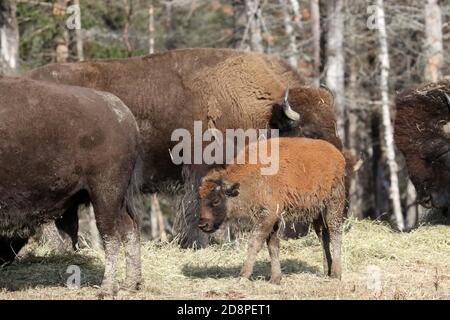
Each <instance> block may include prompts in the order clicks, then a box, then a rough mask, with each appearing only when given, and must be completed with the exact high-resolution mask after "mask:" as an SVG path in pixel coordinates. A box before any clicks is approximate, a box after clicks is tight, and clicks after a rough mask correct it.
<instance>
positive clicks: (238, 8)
mask: <svg viewBox="0 0 450 320" xmlns="http://www.w3.org/2000/svg"><path fill="white" fill-rule="evenodd" d="M232 6H233V41H232V42H233V43H232V46H233V48H241V49H248V48H244V47H241V43H242V40H243V39H244V33H245V29H246V26H247V13H246V11H245V0H233V2H232Z"/></svg>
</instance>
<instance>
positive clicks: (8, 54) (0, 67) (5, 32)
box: [0, 0, 19, 74]
mask: <svg viewBox="0 0 450 320" xmlns="http://www.w3.org/2000/svg"><path fill="white" fill-rule="evenodd" d="M16 10H17V8H16V2H15V0H9V1H1V2H0V74H2V73H4V74H14V73H16V72H17V69H18V66H19V27H18V25H17V18H16Z"/></svg>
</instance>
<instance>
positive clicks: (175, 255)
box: [0, 220, 450, 300]
mask: <svg viewBox="0 0 450 320" xmlns="http://www.w3.org/2000/svg"><path fill="white" fill-rule="evenodd" d="M447 222H448V221H447ZM346 229H347V231H346V233H345V237H344V252H343V257H344V273H343V279H342V281H337V280H331V279H328V278H325V277H324V276H323V275H322V256H321V254H322V253H321V248H320V246H319V242H318V240H317V238H316V237H315V235H314V234H310V235H308V236H306V237H304V238H302V239H299V240H290V241H282V252H281V258H282V266H283V271H284V278H283V280H282V283H281V285H280V286H276V285H271V284H269V283H268V282H267V281H266V280H267V278H268V276H269V273H270V264H269V259H268V254H267V252H265V251H266V250H263V252H262V253H261V254H260V256H259V259H258V262H257V265H256V268H255V274H254V279H253V280H252V281H240V280H239V279H238V278H237V276H238V274H239V269H240V266H241V264H242V262H243V258H244V255H245V247H244V246H243V245H241V246H238V247H237V248H236V247H235V246H234V245H222V246H213V247H210V248H208V249H204V250H199V251H194V250H181V249H179V248H178V247H176V246H175V245H172V244H159V243H155V242H147V243H144V244H143V246H142V248H143V267H144V276H145V280H146V284H145V288H144V290H143V291H141V292H139V293H137V294H131V293H124V292H121V293H120V294H119V296H118V298H119V299H121V298H123V299H450V270H449V268H450V226H449V225H448V224H447V225H444V224H434V225H423V226H421V227H420V228H418V229H416V230H414V231H413V232H411V233H405V234H399V233H396V232H394V231H392V230H391V229H390V228H389V227H388V226H386V225H384V224H382V223H379V222H373V221H355V220H350V221H347V226H346ZM102 257H103V254H102V253H101V252H97V251H94V250H89V249H84V250H82V251H81V252H80V253H77V254H69V255H64V256H54V255H51V254H49V253H48V252H46V250H45V248H34V250H31V252H30V253H29V254H27V255H26V256H25V257H23V258H21V259H19V261H17V262H15V263H14V264H13V265H12V266H10V267H8V268H7V269H4V270H0V300H1V299H95V298H96V295H97V293H98V289H97V288H96V287H95V286H96V285H98V284H99V283H100V280H101V276H102V272H103V264H102V259H103V258H102ZM71 264H76V265H78V266H80V267H81V270H82V288H81V289H68V288H66V287H65V282H66V279H67V276H68V274H66V273H65V272H66V268H67V266H68V265H71ZM370 266H376V267H378V268H379V270H380V275H381V284H382V286H381V290H380V291H374V290H369V289H368V286H367V281H368V280H367V279H368V276H367V275H368V273H367V268H368V267H370ZM121 276H123V266H122V267H121Z"/></svg>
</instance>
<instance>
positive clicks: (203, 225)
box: [198, 223, 208, 229]
mask: <svg viewBox="0 0 450 320" xmlns="http://www.w3.org/2000/svg"><path fill="white" fill-rule="evenodd" d="M198 227H199V228H200V229H205V228H206V227H208V224H207V223H199V225H198Z"/></svg>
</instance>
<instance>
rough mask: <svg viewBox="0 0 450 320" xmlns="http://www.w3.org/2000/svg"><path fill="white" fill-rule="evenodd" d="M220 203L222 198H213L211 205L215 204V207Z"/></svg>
mask: <svg viewBox="0 0 450 320" xmlns="http://www.w3.org/2000/svg"><path fill="white" fill-rule="evenodd" d="M219 205H220V200H219V199H217V200H213V201H212V202H211V206H213V207H218V206H219Z"/></svg>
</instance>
